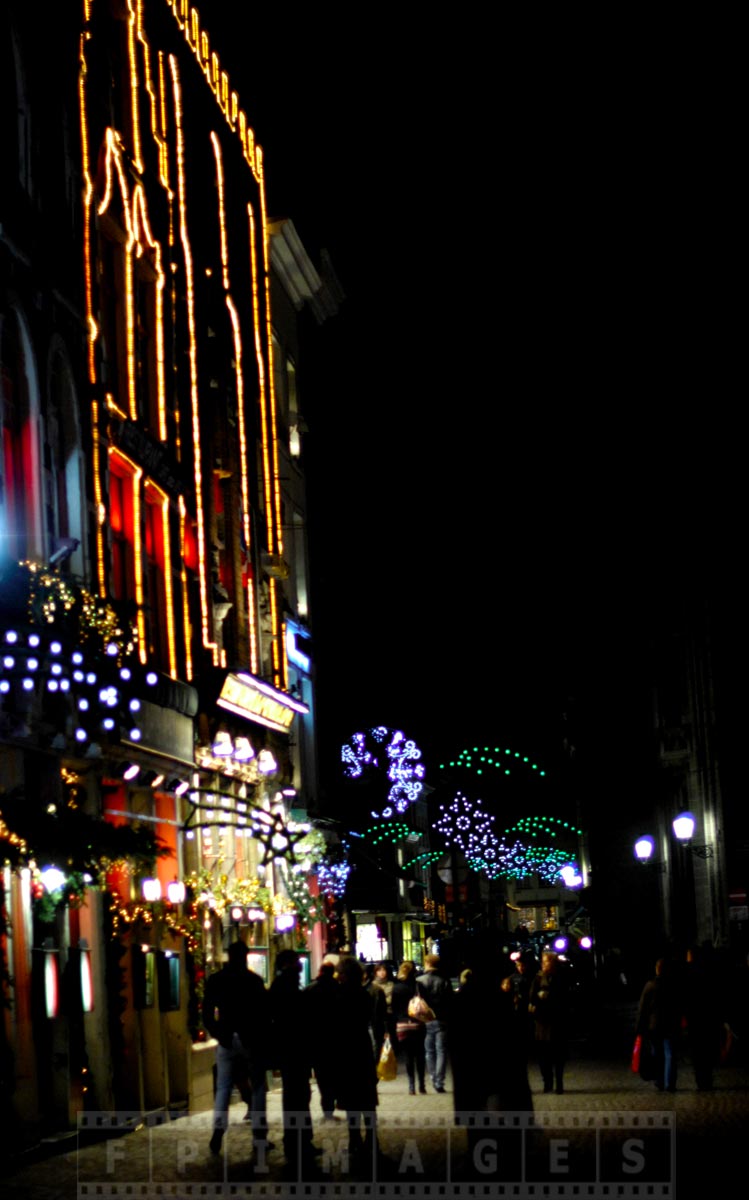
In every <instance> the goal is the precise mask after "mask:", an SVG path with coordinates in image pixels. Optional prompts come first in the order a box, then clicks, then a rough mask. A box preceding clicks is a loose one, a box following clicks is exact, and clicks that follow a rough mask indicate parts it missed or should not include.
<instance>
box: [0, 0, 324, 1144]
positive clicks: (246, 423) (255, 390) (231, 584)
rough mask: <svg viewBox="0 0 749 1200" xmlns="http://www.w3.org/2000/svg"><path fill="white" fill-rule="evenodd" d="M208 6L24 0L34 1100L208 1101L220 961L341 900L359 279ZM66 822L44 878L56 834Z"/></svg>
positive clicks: (25, 890)
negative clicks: (336, 628)
mask: <svg viewBox="0 0 749 1200" xmlns="http://www.w3.org/2000/svg"><path fill="white" fill-rule="evenodd" d="M207 23H208V16H206V24H205V25H204V24H203V15H202V14H201V12H200V11H199V9H198V8H197V7H195V6H193V5H190V4H186V3H183V2H182V0H123V2H122V3H121V4H117V5H110V4H109V3H104V2H103V0H80V2H79V3H73V4H69V5H55V6H52V7H51V8H50V9H49V11H48V10H47V9H45V11H44V13H43V14H40V13H39V12H37V13H36V14H34V13H32V12H31V11H30V9H29V6H24V5H22V4H20V3H17V2H15V0H13V2H12V3H10V4H8V5H5V6H3V11H2V14H1V15H0V46H1V47H2V48H1V49H0V55H2V59H1V60H0V80H1V81H2V82H1V85H0V86H1V88H2V90H1V91H0V122H1V123H0V150H1V151H2V161H3V164H4V165H3V172H4V184H3V191H2V197H1V198H0V367H1V371H2V374H1V377H0V382H1V385H2V387H1V391H0V414H1V416H2V425H1V427H0V437H1V450H2V452H1V453H0V580H1V587H0V647H1V648H2V652H3V653H2V659H0V786H1V787H2V789H3V793H2V798H0V838H1V839H2V842H1V843H0V845H1V846H2V848H3V850H5V851H7V854H8V858H9V865H8V866H6V867H5V868H4V873H3V895H4V898H5V902H6V907H7V916H8V922H9V924H8V928H9V935H8V938H7V941H6V943H5V944H4V954H5V963H6V965H7V968H8V975H9V976H11V977H12V979H13V981H14V982H13V989H14V994H13V1001H14V1003H13V1009H12V1012H10V1013H9V1014H7V1015H6V1016H5V1018H4V1021H5V1024H4V1035H5V1036H6V1037H8V1038H9V1039H10V1040H12V1041H13V1043H14V1046H15V1047H16V1050H17V1061H18V1064H19V1067H18V1070H19V1075H18V1078H19V1081H20V1083H19V1086H18V1087H17V1089H16V1102H17V1109H18V1115H19V1117H20V1119H22V1120H23V1121H24V1122H27V1124H28V1126H29V1128H31V1127H32V1126H33V1125H36V1126H43V1125H47V1126H49V1125H57V1126H59V1125H67V1124H69V1123H70V1122H71V1121H73V1120H74V1114H75V1111H76V1110H77V1109H78V1108H80V1107H81V1106H82V1105H90V1106H94V1107H99V1108H102V1109H108V1108H112V1107H115V1106H118V1107H123V1106H124V1107H126V1108H132V1109H135V1110H142V1109H146V1108H157V1107H160V1106H163V1105H166V1104H171V1103H175V1102H176V1103H181V1104H190V1105H192V1106H193V1107H195V1105H196V1100H197V1101H203V1102H206V1090H207V1089H209V1088H210V1075H209V1073H207V1072H206V1070H205V1069H203V1068H202V1067H200V1066H198V1063H199V1061H201V1062H202V1061H203V1060H204V1061H205V1064H206V1066H207V1067H209V1066H210V1063H209V1061H208V1058H206V1056H205V1055H203V1056H202V1060H201V1056H200V1055H199V1054H197V1052H196V1053H195V1054H194V1055H193V1056H192V1059H191V1056H190V1055H188V1054H186V1053H185V1046H186V1045H188V1044H189V1041H190V1036H192V1037H193V1038H196V1037H197V1036H198V1034H199V1028H198V1026H199V1020H198V1007H199V992H198V991H196V989H195V986H194V981H195V979H196V978H198V977H199V976H200V974H201V972H202V971H203V970H204V969H206V968H207V969H210V968H211V966H212V965H213V964H214V963H215V961H216V960H217V959H218V958H219V957H220V955H221V953H222V951H223V949H225V946H226V942H227V939H228V938H229V937H232V936H236V935H237V933H240V934H241V935H242V936H245V937H247V938H248V940H251V941H252V942H253V945H254V948H255V950H256V954H255V962H256V965H257V966H258V967H259V968H260V969H265V970H266V971H268V970H269V969H270V966H271V963H270V962H269V956H272V954H273V947H274V945H275V944H277V939H278V938H281V939H293V944H294V945H297V944H298V942H299V938H300V937H301V938H304V937H306V936H307V934H306V929H307V928H308V927H309V928H312V926H313V925H314V919H315V918H316V916H317V915H318V914H317V910H316V904H315V894H314V893H315V884H314V879H312V880H311V883H310V887H309V889H307V888H306V887H305V888H302V887H301V886H300V885H299V881H298V879H297V877H296V876H294V878H292V876H291V873H290V872H287V873H286V874H288V878H289V881H290V882H289V883H288V886H287V884H286V882H285V879H286V874H285V868H284V856H285V855H286V853H287V851H288V852H289V854H292V852H293V849H294V846H295V845H296V844H297V842H298V841H301V840H303V838H302V837H301V835H302V833H304V829H301V830H300V826H303V825H304V816H305V813H306V809H307V806H308V802H309V800H310V799H311V798H312V797H313V796H314V795H315V794H316V785H315V772H316V761H315V753H314V706H313V702H312V686H313V685H312V680H313V658H312V655H311V653H310V651H309V646H311V636H310V626H309V606H308V599H307V595H306V584H305V563H306V523H305V502H304V478H303V471H302V454H301V446H302V431H303V422H302V417H301V412H300V409H299V400H298V396H297V391H296V386H295V384H296V380H295V376H294V373H293V370H292V367H293V366H294V365H295V364H296V361H297V358H298V352H297V350H296V347H295V345H294V338H295V334H294V330H293V319H294V316H295V314H296V312H297V311H298V309H299V307H300V305H301V304H307V305H308V306H309V307H310V308H311V309H312V311H313V312H314V314H315V316H316V317H317V318H318V319H322V317H324V316H326V315H329V314H330V313H332V312H333V311H334V310H335V303H336V302H335V298H334V296H333V294H332V293H331V291H330V288H329V286H328V284H327V283H326V282H324V281H323V280H322V279H321V278H320V277H319V276H316V273H315V271H314V268H313V267H312V264H311V263H310V261H309V259H308V258H307V256H306V253H305V252H304V250H303V247H302V246H301V243H299V239H298V238H296V237H295V235H294V234H293V227H292V226H291V224H290V223H288V222H287V223H281V224H280V225H279V227H278V229H276V228H275V227H274V228H273V229H272V228H271V225H270V222H269V219H268V213H267V211H266V199H265V165H264V158H263V153H262V149H261V147H260V146H259V145H258V144H257V143H256V141H255V137H254V133H253V129H252V125H251V120H250V115H249V114H248V113H247V112H246V111H245V110H244V108H243V102H242V99H241V97H240V96H239V94H238V92H237V90H236V87H235V85H234V81H233V80H231V79H230V78H229V76H228V75H227V73H226V72H225V70H224V69H223V68H222V64H221V59H220V55H219V52H218V50H217V48H216V47H214V46H213V44H212V42H211V36H210V30H209V27H208V24H207ZM6 183H7V186H6ZM277 241H278V242H279V245H280V243H283V247H281V248H279V251H278V252H274V250H273V246H274V243H275V242H277ZM299 271H301V274H302V276H303V277H304V280H305V283H304V287H303V288H302V289H301V291H300V290H299V287H298V286H296V290H295V286H292V285H294V280H295V278H296V274H297V273H298V272H299ZM290 289H291V294H290ZM305 289H306V290H305ZM272 294H273V300H274V303H277V304H278V308H279V318H278V320H276V318H275V315H274V313H273V311H272V308H271V303H272ZM284 297H287V299H288V304H289V306H290V307H289V313H286V312H285V311H284V303H285V301H284V299H283V298H284ZM276 346H278V347H279V348H280V349H279V350H277V351H275V357H274V350H275V347H276ZM279 381H282V382H279ZM289 468H291V471H290V469H289ZM290 475H291V477H292V482H289V477H290ZM287 520H288V523H289V525H290V528H288V529H287V527H286V526H287ZM300 730H301V733H299V731H300ZM40 806H41V807H40ZM37 808H39V812H37ZM292 810H293V811H292ZM253 814H254V815H253ZM258 814H259V815H258ZM266 818H267V824H268V826H269V827H271V826H272V828H271V829H270V833H269V834H268V836H269V837H270V838H271V839H274V838H275V839H276V842H275V844H274V845H273V846H272V849H273V851H274V853H272V854H271V856H270V858H269V860H268V861H267V862H264V861H263V858H264V856H265V850H264V846H265V843H264V842H263V836H264V830H263V822H264V821H265V820H266ZM63 826H64V832H65V833H66V835H67V834H69V835H70V841H71V852H70V856H69V860H68V864H67V865H68V866H69V867H70V868H71V876H70V878H66V883H65V885H61V887H60V888H59V889H57V890H54V891H50V890H49V889H47V888H46V887H45V885H44V884H43V883H42V882H40V877H39V873H38V870H37V868H39V867H42V866H45V865H47V864H46V863H45V862H38V863H35V860H34V859H33V857H32V856H33V855H34V854H35V853H39V854H41V852H42V850H43V849H46V843H45V840H44V839H45V838H47V839H48V840H49V841H50V844H51V843H53V842H54V834H55V832H56V831H57V832H58V833H59V832H60V831H61V830H63ZM84 829H85V836H84V833H83V831H84ZM76 830H78V831H79V837H78V839H77V842H76V837H75V831H76ZM153 835H156V836H157V837H158V838H159V839H160V841H161V843H162V845H163V846H164V847H165V849H166V851H167V853H166V854H165V855H164V856H161V857H155V856H154V854H153ZM297 835H299V836H298V837H297ZM138 837H140V841H138V840H137V839H138ZM113 847H114V848H113ZM141 851H143V852H144V853H140V852H141ZM290 861H291V860H289V862H290ZM302 862H303V863H306V864H307V866H306V867H305V871H306V873H307V874H310V872H311V871H312V869H313V867H314V862H315V857H314V854H311V853H310V854H307V853H306V852H305V853H304V854H303V855H302ZM297 865H298V864H297ZM73 867H76V868H80V870H76V871H73V870H72V868H73ZM73 876H75V880H74V881H73ZM304 878H306V876H304ZM144 879H146V880H148V889H147V890H148V895H149V896H151V897H154V896H157V895H160V896H161V899H153V898H151V899H146V898H145V895H144V893H143V892H142V889H141V883H142V881H143V880H144ZM222 881H223V882H222ZM181 882H187V883H188V891H187V895H186V898H185V899H184V900H181V899H176V898H175V899H170V898H169V888H170V885H171V896H172V897H177V895H178V889H175V888H174V886H173V885H174V884H175V883H176V884H179V883H181ZM68 889H70V891H69V890H68ZM292 892H293V893H294V895H293V897H292V895H291V893H292ZM73 893H74V894H75V896H76V898H77V899H82V900H84V901H85V902H84V903H83V904H82V905H81V906H80V907H77V906H75V905H72V904H71V903H70V896H71V895H73ZM235 901H236V904H235ZM240 901H242V902H243V903H244V908H243V909H242V907H241V904H240V903H239V902H240ZM233 908H237V911H238V912H239V911H240V909H241V913H243V914H244V915H241V913H240V916H237V917H236V918H235V917H232V916H231V912H232V909H233ZM249 912H253V913H254V914H255V916H254V917H252V918H250V917H248V916H247V914H248V913H249ZM258 913H261V914H262V919H260V918H259V917H258V916H257V914H258ZM291 916H293V917H294V921H293V923H292V921H291V920H290V918H291ZM232 922H234V923H235V924H232ZM114 939H117V940H116V942H115V940H114ZM43 943H44V946H45V949H44V954H42V944H43ZM47 943H51V944H50V945H47ZM281 944H291V943H290V942H289V941H286V942H284V941H283V940H282V941H281ZM114 946H116V947H119V948H122V950H123V954H122V955H121V956H118V954H117V953H116V952H115V949H114V948H113V947H114ZM313 949H314V948H313ZM84 950H85V955H84V953H83V952H84ZM261 950H262V953H261V952H260V951H261ZM45 955H46V957H45ZM50 955H54V956H55V957H54V959H53V958H51V957H50ZM76 955H78V956H82V961H85V972H84V970H83V968H82V967H81V971H80V972H79V975H80V979H81V981H83V980H85V987H84V984H83V982H81V987H80V989H79V991H80V995H79V997H78V998H79V1000H80V1004H81V1009H82V1011H81V1018H82V1019H81V1021H79V1022H76V1021H73V1020H68V1016H67V1015H66V1013H65V1012H63V1010H62V1006H60V1009H59V1014H58V1006H57V1005H56V1003H55V1004H54V1005H52V1004H51V1001H50V1004H51V1008H50V1014H51V1013H52V1009H54V1014H55V1015H54V1016H53V1015H50V1016H49V1017H48V1018H46V1021H45V1022H42V1023H41V1025H40V1018H39V1016H38V1012H39V1010H38V1006H37V1005H36V1000H35V989H36V988H37V984H38V979H39V978H42V977H44V978H46V977H49V979H50V980H52V979H57V978H58V975H59V976H60V977H62V974H64V971H65V967H66V965H67V963H68V962H72V961H73V958H74V957H75V956H76ZM120 959H121V960H120ZM53 961H54V962H56V963H57V965H58V967H59V968H60V971H59V972H58V975H55V973H54V971H53V970H52V968H51V966H50V965H49V964H50V963H52V962H53ZM40 972H41V975H40ZM115 980H117V981H119V982H113V981H115ZM191 981H192V982H191ZM6 986H7V985H6ZM84 993H85V994H84ZM76 995H78V993H76ZM120 1007H122V1009H123V1014H124V1015H123V1018H122V1021H121V1022H120V1021H119V1018H117V1017H116V1016H115V1015H113V1014H116V1013H118V1012H119V1009H120ZM60 1064H63V1065H60ZM201 1087H202V1088H203V1089H204V1090H203V1093H202V1094H200V1088H201ZM207 1103H210V1097H208V1098H207Z"/></svg>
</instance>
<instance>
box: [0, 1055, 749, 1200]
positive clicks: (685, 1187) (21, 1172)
mask: <svg viewBox="0 0 749 1200" xmlns="http://www.w3.org/2000/svg"><path fill="white" fill-rule="evenodd" d="M530 1079H531V1083H532V1086H533V1092H534V1095H533V1103H534V1113H533V1115H532V1116H529V1115H528V1114H517V1115H515V1116H511V1115H504V1116H502V1117H500V1116H498V1115H495V1116H494V1118H482V1120H483V1121H484V1122H486V1121H490V1120H494V1123H495V1125H496V1124H497V1122H499V1123H500V1125H499V1128H495V1129H492V1128H483V1127H482V1128H478V1129H475V1130H471V1131H470V1132H469V1131H468V1130H466V1129H465V1128H456V1125H455V1121H454V1114H453V1100H452V1094H451V1088H450V1080H449V1078H448V1082H447V1092H446V1093H445V1094H444V1095H437V1094H436V1093H434V1092H433V1091H432V1089H431V1088H430V1089H429V1094H428V1095H426V1096H418V1095H417V1096H409V1095H408V1092H407V1083H406V1079H405V1076H404V1075H403V1074H402V1073H399V1075H398V1077H397V1078H396V1079H395V1080H393V1081H392V1082H389V1083H381V1084H380V1085H379V1098H380V1104H379V1108H378V1127H379V1129H378V1132H379V1141H380V1148H381V1151H382V1156H383V1157H382V1158H381V1159H380V1160H378V1161H377V1162H376V1163H368V1164H366V1163H365V1164H358V1166H355V1165H354V1164H352V1163H348V1162H347V1160H346V1155H345V1147H346V1140H347V1139H346V1127H345V1122H344V1121H343V1120H342V1119H341V1118H340V1117H339V1118H338V1119H337V1120H336V1121H335V1122H333V1123H323V1122H322V1113H321V1111H320V1108H319V1101H318V1097H317V1092H316V1089H315V1088H314V1085H313V1092H314V1095H313V1101H312V1117H313V1123H314V1140H315V1144H316V1146H317V1147H318V1148H319V1149H320V1150H321V1151H322V1154H321V1156H320V1158H319V1163H320V1167H319V1172H318V1173H316V1175H315V1177H314V1178H309V1177H307V1178H306V1179H304V1180H301V1181H300V1180H298V1179H296V1178H294V1177H292V1176H291V1175H290V1174H289V1173H288V1171H287V1168H286V1167H285V1163H284V1158H283V1152H282V1149H281V1146H282V1130H281V1103H280V1101H281V1097H280V1091H279V1090H278V1089H277V1088H274V1089H273V1090H272V1091H271V1092H270V1093H269V1096H268V1114H269V1121H270V1138H271V1139H272V1141H273V1142H275V1143H276V1148H275V1149H273V1150H271V1151H270V1152H269V1154H268V1156H267V1161H265V1162H258V1163H256V1164H254V1165H253V1164H252V1161H251V1158H252V1135H251V1132H250V1129H249V1126H248V1125H247V1124H246V1123H244V1122H243V1120H242V1117H243V1114H244V1106H243V1105H241V1104H239V1103H235V1104H234V1105H233V1106H232V1109H231V1124H230V1128H229V1130H228V1132H227V1135H226V1137H225V1139H224V1148H223V1150H222V1153H221V1155H220V1156H215V1155H212V1154H211V1153H210V1151H209V1148H208V1141H209V1138H210V1133H211V1114H210V1113H208V1112H203V1113H197V1114H194V1115H189V1116H183V1117H179V1118H176V1119H174V1118H173V1119H170V1118H169V1117H168V1116H166V1115H165V1114H163V1113H159V1114H152V1115H151V1116H150V1117H147V1118H134V1119H133V1120H132V1122H131V1123H129V1124H128V1126H127V1128H128V1130H129V1131H128V1132H127V1133H122V1132H120V1133H118V1132H117V1129H116V1127H113V1119H112V1117H111V1116H110V1115H109V1114H102V1116H101V1118H97V1117H94V1116H93V1115H92V1114H87V1122H88V1123H89V1125H90V1128H88V1129H82V1130H81V1131H80V1132H79V1134H78V1135H76V1136H73V1137H70V1138H68V1139H67V1140H61V1141H58V1142H57V1143H49V1144H47V1145H46V1146H43V1147H38V1148H37V1149H36V1151H35V1152H32V1153H30V1154H27V1155H26V1156H24V1157H20V1158H18V1159H17V1160H16V1161H15V1162H14V1163H6V1164H5V1171H4V1173H2V1174H0V1195H1V1196H2V1197H3V1200H58V1198H61V1197H64V1198H66V1200H67V1198H70V1197H76V1200H78V1198H80V1200H84V1198H85V1200H89V1198H93V1197H118V1198H119V1197H133V1198H135V1197H141V1198H148V1200H150V1198H151V1197H171V1198H173V1200H175V1198H176V1200H180V1198H185V1200H187V1198H188V1197H189V1198H191V1200H192V1198H194V1197H200V1198H210V1197H215V1196H237V1197H242V1196H246V1197H279V1198H280V1197H300V1198H301V1197H307V1198H310V1200H314V1198H316V1197H322V1198H325V1197H331V1198H332V1197H336V1198H340V1200H344V1198H350V1200H360V1198H361V1200H365V1198H366V1200H371V1198H375V1197H381V1198H382V1200H390V1198H391V1197H393V1198H398V1197H404V1198H405V1197H409V1200H412V1198H413V1200H418V1198H419V1197H424V1198H431V1197H439V1198H440V1200H452V1197H456V1198H458V1200H460V1198H461V1197H466V1198H468V1197H471V1198H473V1197H485V1198H494V1197H497V1198H504V1197H508V1198H509V1197H512V1198H513V1200H522V1198H523V1197H534V1198H535V1197H538V1198H539V1200H541V1198H543V1200H549V1198H554V1197H561V1198H565V1197H573V1196H574V1197H589V1198H591V1197H593V1198H595V1200H598V1198H599V1197H602V1198H607V1197H611V1198H612V1200H613V1198H614V1197H616V1198H617V1200H621V1198H622V1197H634V1198H639V1197H646V1196H647V1197H648V1198H649V1200H652V1198H653V1197H668V1198H669V1200H671V1198H673V1197H678V1198H679V1200H688V1198H689V1197H690V1196H693V1195H696V1194H697V1193H698V1192H701V1191H702V1190H703V1189H704V1188H705V1187H706V1186H709V1187H711V1188H712V1189H715V1188H716V1187H718V1188H720V1189H721V1190H727V1189H729V1188H730V1189H731V1190H732V1191H733V1190H735V1189H734V1187H733V1186H732V1180H733V1178H735V1177H736V1175H737V1174H739V1172H740V1171H741V1167H742V1162H741V1160H742V1159H743V1157H744V1156H745V1149H746V1139H747V1136H749V1068H747V1067H744V1066H731V1067H725V1068H722V1069H720V1070H719V1071H717V1072H716V1078H715V1088H714V1090H713V1091H710V1092H698V1091H697V1090H696V1089H695V1085H694V1076H693V1073H692V1070H691V1067H690V1066H689V1064H688V1062H687V1063H684V1064H682V1066H681V1068H680V1075H679V1081H678V1087H677V1090H676V1092H675V1093H673V1094H665V1093H661V1092H658V1091H656V1090H655V1089H654V1088H653V1085H652V1084H645V1083H643V1082H642V1081H641V1080H640V1079H639V1078H638V1077H637V1076H635V1075H633V1074H632V1072H631V1071H630V1070H629V1068H628V1064H627V1063H626V1061H618V1062H611V1061H602V1060H600V1059H599V1060H597V1061H596V1060H593V1059H590V1058H588V1059H583V1058H581V1057H577V1058H576V1057H574V1056H573V1057H572V1058H571V1060H570V1063H569V1066H568V1069H567V1074H566V1079H565V1093H564V1095H561V1096H557V1095H555V1094H552V1095H544V1094H541V1093H540V1091H539V1078H538V1072H537V1069H536V1068H535V1066H534V1065H533V1064H531V1066H530ZM105 1131H108V1132H106V1133H105ZM51 1151H54V1152H51ZM497 1164H499V1165H497ZM741 1175H743V1171H741V1174H739V1177H741Z"/></svg>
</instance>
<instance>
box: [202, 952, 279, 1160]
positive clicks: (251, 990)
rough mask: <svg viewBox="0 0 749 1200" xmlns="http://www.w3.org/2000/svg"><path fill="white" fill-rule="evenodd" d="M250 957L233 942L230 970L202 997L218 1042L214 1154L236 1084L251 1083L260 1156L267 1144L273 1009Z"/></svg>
mask: <svg viewBox="0 0 749 1200" xmlns="http://www.w3.org/2000/svg"><path fill="white" fill-rule="evenodd" d="M248 953H249V951H248V949H247V946H246V945H245V943H244V942H233V943H232V945H231V946H230V947H229V954H228V962H227V964H226V966H224V967H222V968H221V970H220V971H217V972H216V973H215V974H213V975H210V976H209V977H208V979H207V980H206V985H205V992H204V995H203V1024H204V1025H205V1027H206V1029H207V1030H208V1033H209V1034H210V1035H211V1037H214V1038H216V1041H217V1042H218V1046H217V1048H216V1096H215V1100H214V1106H213V1136H212V1137H211V1141H210V1148H211V1152H212V1153H213V1154H218V1153H219V1151H220V1149H221V1140H222V1138H223V1136H224V1130H225V1129H226V1128H227V1126H228V1124H229V1100H230V1097H231V1092H232V1088H233V1086H234V1084H235V1082H237V1081H238V1080H242V1081H249V1089H250V1107H251V1111H252V1136H253V1149H254V1152H255V1154H256V1155H257V1156H258V1157H260V1156H261V1155H262V1154H263V1153H264V1151H265V1149H267V1139H268V1122H267V1117H266V1090H267V1088H266V1074H265V1073H266V1069H267V1067H268V1065H269V1064H268V1059H267V1053H266V1048H267V1044H268V1035H269V1030H270V1009H269V1004H268V993H267V991H266V989H265V984H264V983H263V981H262V979H261V978H260V976H259V975H256V974H255V972H254V971H250V970H248V968H247V955H248Z"/></svg>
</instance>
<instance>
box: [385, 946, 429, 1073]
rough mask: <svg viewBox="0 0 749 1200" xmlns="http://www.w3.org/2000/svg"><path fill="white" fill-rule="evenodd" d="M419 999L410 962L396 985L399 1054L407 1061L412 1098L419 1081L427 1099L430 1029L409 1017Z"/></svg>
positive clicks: (400, 970) (404, 965) (402, 967)
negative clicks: (412, 1004)
mask: <svg viewBox="0 0 749 1200" xmlns="http://www.w3.org/2000/svg"><path fill="white" fill-rule="evenodd" d="M415 995H416V967H415V964H414V963H412V962H410V961H406V962H402V963H401V965H400V967H399V968H398V974H397V976H396V978H395V982H394V983H393V991H392V1008H393V1020H394V1021H395V1036H396V1044H397V1053H398V1054H399V1055H400V1056H401V1057H402V1058H404V1059H405V1062H406V1074H407V1075H408V1094H409V1096H414V1095H415V1094H416V1079H417V1077H418V1080H419V1093H420V1095H422V1096H424V1095H426V1086H425V1082H424V1075H425V1068H426V1059H425V1055H424V1041H425V1038H426V1025H425V1024H424V1022H423V1021H417V1020H416V1018H415V1017H411V1016H409V1013H408V1006H409V1003H410V1002H411V1000H412V999H413V997H414V996H415Z"/></svg>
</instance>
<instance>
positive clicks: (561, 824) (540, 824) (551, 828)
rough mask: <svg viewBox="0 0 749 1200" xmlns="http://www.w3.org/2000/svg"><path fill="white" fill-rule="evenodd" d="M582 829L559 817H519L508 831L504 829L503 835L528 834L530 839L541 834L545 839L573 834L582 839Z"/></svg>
mask: <svg viewBox="0 0 749 1200" xmlns="http://www.w3.org/2000/svg"><path fill="white" fill-rule="evenodd" d="M582 832H583V831H582V829H578V828H577V826H576V825H571V824H570V822H569V821H563V820H562V819H561V817H521V818H520V820H519V821H516V822H515V824H514V825H511V826H510V827H509V829H505V833H524V834H530V836H531V837H534V838H535V837H538V836H539V834H543V835H544V836H546V837H556V836H557V834H558V833H561V834H562V835H564V834H565V833H567V834H570V833H573V834H575V835H576V836H577V837H582Z"/></svg>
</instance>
